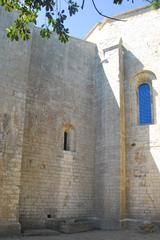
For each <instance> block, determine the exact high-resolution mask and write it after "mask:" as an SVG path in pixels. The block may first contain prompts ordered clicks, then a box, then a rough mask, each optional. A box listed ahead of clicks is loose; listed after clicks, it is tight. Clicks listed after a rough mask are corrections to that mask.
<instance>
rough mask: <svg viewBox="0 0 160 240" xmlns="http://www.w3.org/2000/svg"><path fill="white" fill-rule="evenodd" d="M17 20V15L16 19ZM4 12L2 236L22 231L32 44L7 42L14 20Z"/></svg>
mask: <svg viewBox="0 0 160 240" xmlns="http://www.w3.org/2000/svg"><path fill="white" fill-rule="evenodd" d="M12 17H13V16H12ZM12 17H11V16H10V17H8V15H7V14H4V13H3V12H2V11H1V9H0V42H1V43H0V235H3V234H5V233H8V234H9V233H11V234H13V233H14V232H18V231H19V230H20V225H19V194H20V176H21V157H22V148H23V129H24V119H25V101H26V87H27V79H28V67H29V55H30V43H25V44H23V43H21V42H19V43H12V42H10V41H9V40H7V37H6V33H5V31H4V30H5V28H6V27H8V25H9V24H10V23H11V21H12Z"/></svg>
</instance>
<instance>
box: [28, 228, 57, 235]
mask: <svg viewBox="0 0 160 240" xmlns="http://www.w3.org/2000/svg"><path fill="white" fill-rule="evenodd" d="M57 235H59V233H58V232H57V231H53V230H50V229H31V230H26V231H25V232H24V233H23V236H24V237H34V236H57Z"/></svg>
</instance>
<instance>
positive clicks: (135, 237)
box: [0, 230, 160, 240]
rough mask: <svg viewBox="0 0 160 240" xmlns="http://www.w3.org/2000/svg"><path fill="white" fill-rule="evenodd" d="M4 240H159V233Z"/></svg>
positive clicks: (123, 233)
mask: <svg viewBox="0 0 160 240" xmlns="http://www.w3.org/2000/svg"><path fill="white" fill-rule="evenodd" d="M0 239H4V240H160V233H158V232H157V233H148V234H145V233H137V232H133V231H128V230H126V231H92V232H84V233H76V234H60V235H58V236H46V237H37V236H36V237H14V238H0Z"/></svg>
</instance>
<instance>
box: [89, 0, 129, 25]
mask: <svg viewBox="0 0 160 240" xmlns="http://www.w3.org/2000/svg"><path fill="white" fill-rule="evenodd" d="M92 3H93V6H94V8H95V10H96V12H97V13H98V14H99V15H101V16H102V17H105V18H109V19H111V20H115V21H121V22H126V20H123V19H118V18H114V17H109V16H106V15H104V14H103V13H101V12H100V11H99V10H98V8H97V6H96V4H95V2H94V0H92Z"/></svg>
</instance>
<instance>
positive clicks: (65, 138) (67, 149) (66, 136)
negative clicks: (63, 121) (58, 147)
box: [63, 132, 69, 151]
mask: <svg viewBox="0 0 160 240" xmlns="http://www.w3.org/2000/svg"><path fill="white" fill-rule="evenodd" d="M63 149H64V150H65V151H69V146H68V133H67V132H64V148H63Z"/></svg>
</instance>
